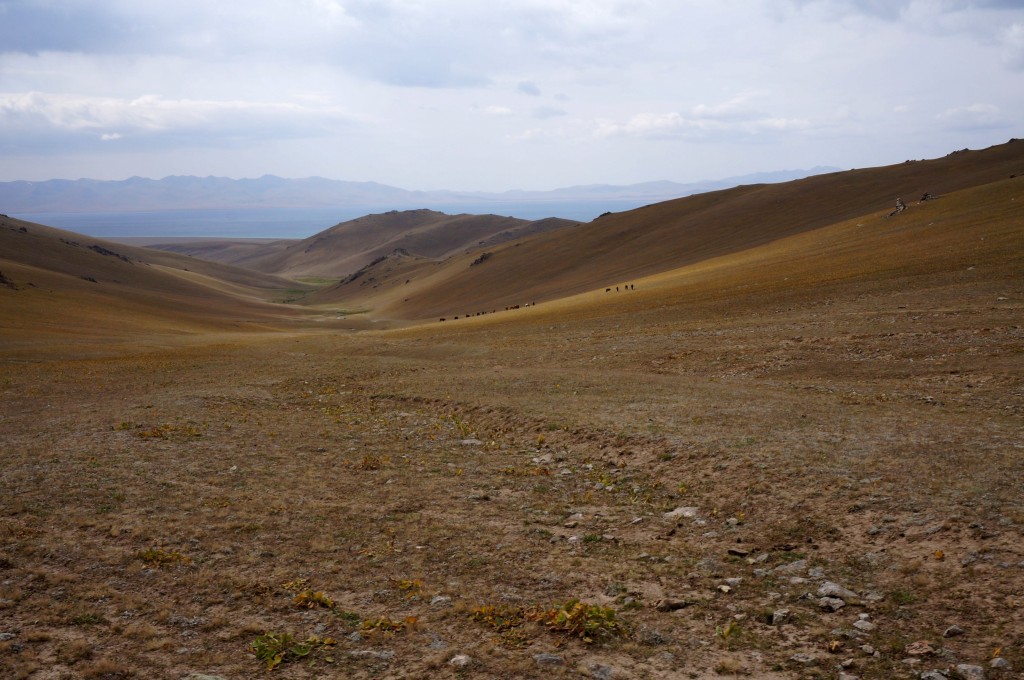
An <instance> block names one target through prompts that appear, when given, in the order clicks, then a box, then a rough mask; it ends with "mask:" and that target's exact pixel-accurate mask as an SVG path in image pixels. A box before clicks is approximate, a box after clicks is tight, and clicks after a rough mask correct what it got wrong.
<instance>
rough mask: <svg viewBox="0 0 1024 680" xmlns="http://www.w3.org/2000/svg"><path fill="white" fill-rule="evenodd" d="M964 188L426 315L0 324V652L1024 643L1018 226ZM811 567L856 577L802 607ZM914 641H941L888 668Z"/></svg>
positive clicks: (694, 666) (122, 668) (956, 649)
mask: <svg viewBox="0 0 1024 680" xmlns="http://www.w3.org/2000/svg"><path fill="white" fill-rule="evenodd" d="M986 191H987V190H986ZM991 192H992V193H985V192H984V191H982V192H981V193H979V194H977V195H975V196H974V198H971V196H968V195H965V196H962V197H959V198H954V197H950V198H948V202H947V203H946V204H945V206H946V207H936V208H934V210H935V211H936V212H935V213H933V216H936V217H938V216H940V214H941V215H944V216H945V217H943V218H942V219H948V220H952V219H953V217H952V215H954V214H955V213H956V210H961V211H962V214H963V220H964V222H963V224H964V225H969V231H967V232H964V231H963V230H960V234H961V237H960V239H959V240H958V239H957V237H956V234H957V233H958V226H957V223H956V222H955V220H954V221H953V222H951V223H950V224H949V225H947V227H945V228H942V229H937V228H934V227H933V229H932V232H931V233H930V235H929V234H928V233H926V232H927V230H926V229H925V227H928V226H929V225H928V223H927V221H923V222H922V221H921V220H919V219H918V218H919V217H920V216H922V215H925V213H923V212H920V211H919V212H918V213H917V217H914V216H913V215H912V216H911V217H913V219H912V220H911V219H908V220H907V221H906V222H905V223H901V224H897V223H894V222H891V221H890V222H880V225H881V226H880V227H879V229H878V230H877V232H865V231H864V230H858V228H857V227H856V224H855V223H838V224H835V225H832V226H830V227H828V228H827V229H826V230H823V231H821V232H819V233H817V234H816V235H812V234H803V235H798V236H794V237H793V238H792V239H791V240H787V241H785V242H778V243H775V244H770V245H766V246H764V247H762V248H760V249H757V250H750V251H747V252H744V253H740V254H735V255H729V256H726V257H724V258H723V259H721V260H716V261H709V262H704V263H702V264H700V265H695V266H694V267H691V268H688V269H684V270H680V271H678V272H674V273H670V274H665V275H663V276H660V277H656V278H652V279H650V280H648V281H646V282H645V285H644V287H642V288H641V287H638V290H637V291H636V295H635V296H632V297H630V298H628V299H627V298H624V297H623V298H620V299H617V300H616V301H615V302H608V301H607V298H602V296H603V295H604V294H603V292H602V293H596V294H593V295H584V296H580V297H577V298H573V299H567V300H565V301H561V302H558V303H550V304H547V305H541V306H540V307H538V308H536V309H531V310H523V313H522V314H517V315H509V316H505V317H501V315H498V316H495V317H493V318H488V319H480V320H476V319H474V320H473V321H472V322H470V323H467V324H462V325H459V326H455V325H452V324H447V325H443V326H442V325H439V324H434V325H432V326H424V327H419V328H412V329H407V330H403V331H390V332H371V333H362V334H339V333H336V332H326V331H321V330H306V331H303V330H295V331H294V332H291V333H281V332H279V333H274V334H269V333H267V334H255V333H253V334H246V333H241V332H239V333H235V334H232V335H227V334H218V335H207V334H197V335H192V336H189V337H180V338H174V337H172V336H169V335H166V334H165V333H163V332H161V331H160V328H159V327H156V326H154V327H153V328H151V329H149V332H143V331H140V330H139V328H136V327H132V329H131V330H130V331H124V332H123V333H122V335H121V337H120V338H119V339H118V340H117V342H116V343H111V344H106V345H102V346H100V345H82V344H76V343H75V342H73V341H68V342H51V340H52V336H50V335H49V334H48V332H42V331H41V332H40V333H39V335H38V336H37V341H38V342H37V343H36V344H24V343H30V341H31V340H32V338H31V332H32V324H30V323H26V324H25V325H24V326H23V327H21V330H20V331H19V335H18V337H17V339H16V342H13V343H12V344H11V345H5V347H4V354H3V359H4V361H3V362H2V363H0V399H2V401H3V404H4V409H3V410H2V412H0V456H2V464H3V468H2V474H0V495H2V496H0V497H2V498H4V499H6V500H5V502H4V503H3V504H0V633H5V634H6V635H5V636H4V637H5V639H3V640H2V641H0V676H2V677H22V678H31V677H34V678H51V677H93V678H101V677H109V678H120V677H147V678H149V677H152V678H165V677H166V678H182V677H187V676H188V675H189V674H190V673H193V672H198V673H215V674H219V675H224V676H225V677H260V676H261V675H263V674H266V673H267V671H265V670H264V668H265V664H266V659H263V660H260V659H257V658H256V652H254V649H255V648H259V647H258V645H257V646H256V647H255V648H254V643H255V641H257V640H263V641H264V642H265V643H267V644H270V643H271V642H273V641H278V642H280V641H281V640H285V641H297V642H296V644H305V645H306V646H307V647H308V650H307V649H306V648H297V649H292V650H291V651H288V652H287V653H285V651H284V650H283V649H282V650H281V651H282V657H281V659H282V660H281V663H280V664H278V665H277V667H276V669H275V670H274V671H273V673H274V674H275V676H277V677H282V678H305V677H309V678H313V677H324V676H328V677H334V676H337V677H353V678H375V677H385V678H402V677H423V676H427V675H429V676H430V677H440V678H445V677H450V678H455V677H485V678H486V677H494V678H503V677H526V678H530V677H533V678H547V677H559V676H564V677H575V676H577V675H584V676H586V675H591V676H592V677H598V676H600V675H601V674H602V673H604V671H603V670H601V669H603V668H606V667H608V668H612V669H614V676H613V677H623V678H645V677H646V678H675V677H681V676H682V677H693V678H713V677H730V676H744V675H746V676H749V677H757V678H789V677H808V678H810V677H834V676H835V666H836V664H838V663H839V662H840V661H843V660H845V659H853V665H852V668H851V670H850V671H849V672H851V673H854V674H856V675H858V676H859V677H862V678H865V679H871V678H875V679H882V678H901V677H907V678H909V677H912V674H913V673H914V672H916V671H915V670H914V669H915V668H917V669H921V668H946V667H948V666H950V665H955V663H978V664H985V663H987V660H988V659H989V658H991V656H992V655H993V652H994V651H995V650H997V649H998V650H999V653H1000V654H1001V655H1003V656H1004V657H1005V658H1007V659H1008V660H1010V661H1011V663H1012V664H1013V665H1014V666H1015V667H1016V668H1024V654H1022V651H1021V650H1022V648H1024V621H1022V618H1021V616H1022V615H1021V612H1022V611H1024V609H1022V606H1021V605H1022V603H1024V591H1022V587H1024V566H1022V564H1024V549H1022V547H1021V546H1024V536H1022V533H1024V532H1022V524H1024V499H1022V497H1021V493H1020V480H1021V479H1024V463H1022V460H1024V459H1022V457H1021V455H1020V452H1021V441H1020V433H1021V432H1022V431H1024V423H1022V418H1024V384H1022V378H1021V376H1022V375H1024V370H1022V368H1024V366H1022V365H1021V364H1022V362H1021V356H1022V354H1021V349H1022V348H1024V336H1022V331H1021V327H1020V319H1021V318H1022V317H1021V312H1022V305H1021V302H1020V301H1021V300H1022V299H1024V284H1022V282H1021V280H1020V278H1019V276H1014V273H1015V272H1016V273H1017V274H1019V265H1020V262H1021V253H1022V252H1024V248H1022V246H1021V226H1020V224H1019V221H1017V222H1014V221H1013V214H1009V217H1007V216H1004V215H1003V213H1004V208H1006V206H1002V205H997V204H996V203H995V202H994V201H996V200H997V199H998V198H999V197H1002V198H1004V199H1006V200H1007V201H1009V200H1010V198H1011V197H1012V196H1011V194H1010V193H1008V189H1007V188H1006V186H1003V187H994V188H992V189H991ZM986 197H987V198H986ZM943 200H947V199H943ZM938 203H939V202H936V205H938ZM979 205H981V206H984V205H988V206H989V208H987V210H988V212H987V213H986V211H985V210H981V211H980V212H979V211H977V210H975V209H974V208H972V206H975V207H976V206H979ZM957 206H959V208H958V207H957ZM923 209H929V210H931V209H932V208H931V207H930V206H924V207H923V208H922V210H923ZM986 214H987V215H988V216H989V217H990V218H992V219H989V220H987V221H986V219H985V215H986ZM929 219H930V218H929ZM915 220H916V221H915ZM932 221H939V220H932ZM982 232H984V235H985V237H986V238H991V239H993V240H994V243H995V244H996V245H993V244H992V243H993V242H989V241H986V242H985V243H986V245H983V246H982V245H979V244H980V243H981V240H980V236H981V235H982ZM965 233H966V234H967V235H968V236H971V237H978V238H966V237H965V236H964V234H965ZM922 239H923V240H922ZM873 243H874V247H875V249H876V250H877V249H878V248H879V246H878V244H879V243H884V244H885V248H883V249H882V252H880V253H878V254H877V257H873V258H869V261H867V263H866V260H865V254H866V253H870V252H871V248H872V244H873ZM830 244H831V245H830ZM914 244H916V245H914ZM915 247H916V248H917V250H913V248H915ZM899 248H909V249H911V250H908V251H907V252H914V253H915V258H912V259H911V261H905V260H906V258H905V257H904V258H900V257H897V256H893V255H891V254H890V253H892V252H894V250H898V249H899ZM808 262H813V263H814V266H808V265H807V263H808ZM780 277H781V278H780ZM787 279H788V280H787ZM0 294H6V293H4V292H3V291H0ZM15 294H17V293H15ZM1001 298H1003V299H1001ZM87 311H88V310H83V313H82V314H80V315H79V317H78V318H79V319H80V320H81V319H85V318H87V316H88V315H87V314H86V313H85V312H87ZM136 321H137V323H138V324H139V325H140V327H144V326H145V324H146V323H147V322H146V321H145V319H137V320H136ZM101 331H102V333H106V332H110V331H109V330H108V329H97V333H98V335H101V334H102V333H101ZM137 333H138V335H137ZM135 340H139V344H138V345H137V346H133V344H132V343H133V342H134V341H135ZM158 345H159V346H158ZM678 507H695V508H697V511H696V513H695V516H693V517H684V518H681V519H668V518H666V517H665V513H666V512H668V511H670V510H673V509H675V508H678ZM787 570H788V571H787ZM825 580H828V581H834V582H836V583H839V584H841V585H843V586H844V587H846V588H849V589H851V590H854V591H856V593H857V595H858V597H857V598H848V600H849V602H848V604H847V606H846V607H845V608H843V609H841V610H840V611H839V612H836V613H828V612H825V611H823V610H822V609H821V608H820V607H819V606H818V603H817V597H816V596H813V597H811V598H809V599H808V598H807V597H806V594H807V593H812V594H813V593H815V592H816V591H817V588H818V587H819V585H820V584H821V583H822V582H823V581H825ZM577 601H578V602H580V603H582V604H581V606H579V607H578V606H577V605H576V604H575V603H576V602H577ZM782 609H785V610H788V612H789V614H788V616H786V617H784V619H780V620H779V621H775V622H773V615H774V614H775V613H776V612H778V611H779V610H782ZM563 610H564V611H566V612H569V614H572V616H577V618H576V619H574V620H576V621H577V622H578V621H579V617H580V616H582V617H583V618H584V619H586V617H590V616H591V615H593V616H592V617H591V618H590V619H589V620H590V621H591V623H593V624H595V625H599V626H600V625H605V627H606V628H607V631H605V632H607V633H608V634H602V635H595V636H586V635H580V634H578V631H579V630H585V629H586V628H585V626H584V627H583V628H580V626H578V625H575V624H566V623H565V622H561V623H560V622H558V621H557V620H555V619H552V618H550V617H547V618H545V616H541V615H540V613H548V614H551V613H553V615H554V616H556V617H557V615H558V612H559V611H563ZM573 612H575V614H573ZM612 613H614V619H612V618H611V615H612ZM528 614H529V615H528ZM860 614H867V615H868V621H869V622H870V623H871V624H872V625H874V626H875V627H874V628H873V629H867V630H859V629H857V628H854V626H853V624H854V622H856V621H858V615H860ZM567 616H568V615H567ZM502 617H505V619H508V620H505V619H503V618H502ZM516 617H518V618H516ZM601 617H607V618H601ZM570 618H571V617H570ZM602 621H604V622H605V623H604V624H601V622H602ZM611 621H614V622H615V624H616V625H615V626H612V625H611V623H609V622H611ZM619 623H621V627H619V625H618V624H619ZM952 624H957V625H959V626H960V627H962V628H963V629H964V630H965V633H966V634H965V635H963V636H959V637H955V638H948V639H947V638H943V632H944V631H945V629H946V628H947V627H948V626H950V625H952ZM861 626H862V627H864V626H863V624H861ZM611 633H614V634H611ZM286 635H287V636H288V637H286ZM586 637H590V638H591V639H592V641H590V642H588V641H587V640H586V639H584V638H586ZM919 640H928V641H931V642H932V643H933V645H934V646H935V647H936V648H942V649H944V650H945V651H944V652H943V653H942V655H941V656H936V657H929V658H925V659H923V660H922V661H921V662H920V663H919V664H917V665H916V666H915V667H911V666H908V665H907V664H905V663H903V659H904V658H906V656H907V654H906V651H905V649H906V646H907V645H908V644H910V643H912V642H916V641H919ZM311 641H314V642H311ZM275 644H276V643H275ZM862 645H872V646H873V647H874V648H875V649H877V650H878V656H872V655H870V654H868V653H866V652H864V651H863V650H862ZM265 647H266V646H265V645H264V648H265ZM541 653H554V654H558V655H561V657H562V659H563V661H564V664H563V665H561V666H542V665H538V663H537V662H536V661H535V659H534V656H535V655H537V654H541ZM457 654H467V655H469V657H471V663H470V665H469V666H466V668H465V669H460V668H459V667H456V666H453V665H451V664H450V663H449V660H450V659H452V658H453V657H455V656H456V655H457ZM794 655H806V656H808V657H813V659H814V661H813V663H808V664H805V663H804V662H802V661H799V660H796V661H794V660H793V657H794ZM270 658H271V659H272V658H273V656H272V655H271V657H270ZM798 659H799V658H798ZM595 669H597V670H595Z"/></svg>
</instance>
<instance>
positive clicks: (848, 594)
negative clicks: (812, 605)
mask: <svg viewBox="0 0 1024 680" xmlns="http://www.w3.org/2000/svg"><path fill="white" fill-rule="evenodd" d="M818 595H819V596H820V597H838V598H842V599H844V600H850V599H856V598H858V597H860V596H859V595H857V593H855V592H853V591H852V590H849V589H847V588H844V587H842V586H841V585H839V584H838V583H833V582H832V581H825V582H824V583H822V584H821V585H820V586H819V587H818Z"/></svg>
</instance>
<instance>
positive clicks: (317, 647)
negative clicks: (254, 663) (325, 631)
mask: <svg viewBox="0 0 1024 680" xmlns="http://www.w3.org/2000/svg"><path fill="white" fill-rule="evenodd" d="M334 644H335V641H334V639H333V638H320V637H317V636H315V635H314V636H311V637H308V638H306V639H305V640H300V639H299V638H297V637H296V636H294V635H292V634H291V633H271V632H267V633H265V634H263V635H260V636H259V637H258V638H256V639H255V640H253V641H252V642H251V643H250V645H249V649H250V650H251V651H252V652H253V653H254V654H255V655H256V658H257V659H258V660H260V661H262V662H263V664H264V665H265V666H266V667H267V670H268V671H272V670H274V669H275V668H277V667H278V666H279V665H281V664H282V663H288V662H291V661H299V660H301V659H305V658H307V657H309V656H311V655H317V656H322V657H323V659H324V661H326V662H327V663H333V662H334V659H333V658H332V657H331V656H328V654H329V653H330V651H331V649H332V648H333V646H334Z"/></svg>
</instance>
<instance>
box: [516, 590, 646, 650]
mask: <svg viewBox="0 0 1024 680" xmlns="http://www.w3.org/2000/svg"><path fill="white" fill-rule="evenodd" d="M534 617H535V620H537V621H539V622H540V623H542V624H543V625H545V626H547V628H548V629H549V630H551V631H553V632H555V633H562V634H565V635H569V636H571V637H577V638H579V639H581V640H583V641H584V642H587V643H590V642H594V641H597V640H602V639H607V638H610V637H613V636H616V635H625V634H626V633H627V632H628V631H627V628H626V625H625V623H623V622H622V621H620V620H618V619H617V618H616V616H615V610H614V609H612V608H611V607H601V606H599V605H592V604H587V603H585V602H580V601H579V600H569V601H568V602H566V603H565V604H563V605H557V606H556V607H554V608H553V609H549V610H546V611H539V612H537V613H536V614H534Z"/></svg>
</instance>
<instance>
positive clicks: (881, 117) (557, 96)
mask: <svg viewBox="0 0 1024 680" xmlns="http://www.w3.org/2000/svg"><path fill="white" fill-rule="evenodd" d="M1014 136H1024V0H489V1H487V2H483V1H482V0H247V1H246V2H244V3H241V2H217V1H211V0H173V1H171V2H168V1H167V0H159V1H157V0H0V181H10V180H16V179H29V180H42V179H50V178H68V179H76V178H79V177H90V178H96V179H123V178H126V177H129V176H133V175H140V176H144V177H152V178H160V177H164V176H167V175H173V174H183V175H203V176H205V175H221V176H227V177H236V178H237V177H257V176H260V175H263V174H275V175H280V176H283V177H308V176H313V175H319V176H323V177H329V178H334V179H346V180H359V181H377V182H383V183H386V184H393V185H397V186H401V187H404V188H407V189H442V188H445V189H466V190H469V189H473V190H504V189H513V188H521V189H552V188H555V187H561V186H568V185H573V184H588V183H611V184H628V183H634V182H643V181H649V180H658V179H669V180H675V181H683V182H685V181H694V180H699V179H716V178H721V177H727V176H733V175H740V174H746V173H750V172H759V171H769V170H781V169H793V168H809V167H812V166H815V165H835V166H839V167H843V168H850V167H867V166H873V165H885V164H889V163H895V162H901V161H903V160H905V159H908V158H927V157H934V156H940V155H944V154H946V153H948V152H949V151H952V150H955V149H960V148H965V147H969V148H982V147H985V146H989V145H992V144H996V143H1002V142H1005V141H1006V140H1007V139H1009V138H1010V137H1014Z"/></svg>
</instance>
